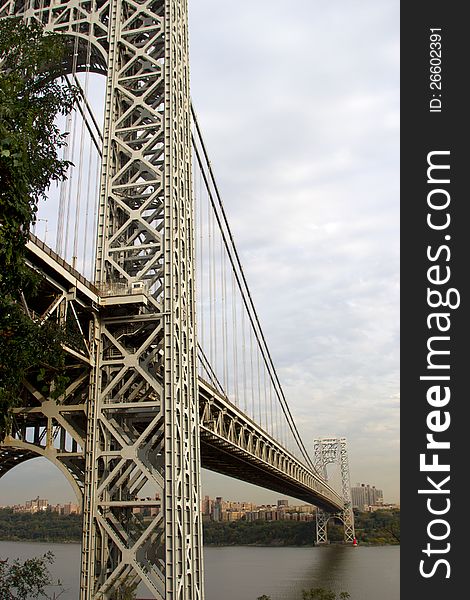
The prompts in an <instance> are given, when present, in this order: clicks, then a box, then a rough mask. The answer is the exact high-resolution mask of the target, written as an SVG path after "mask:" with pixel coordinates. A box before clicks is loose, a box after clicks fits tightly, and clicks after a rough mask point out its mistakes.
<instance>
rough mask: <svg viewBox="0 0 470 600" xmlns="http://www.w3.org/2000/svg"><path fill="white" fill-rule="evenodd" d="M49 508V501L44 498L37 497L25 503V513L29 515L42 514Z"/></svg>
mask: <svg viewBox="0 0 470 600" xmlns="http://www.w3.org/2000/svg"><path fill="white" fill-rule="evenodd" d="M48 506H49V500H46V499H45V498H40V497H39V496H38V497H37V498H35V499H34V500H26V502H25V511H24V512H30V513H37V512H44V511H46V510H47V507H48Z"/></svg>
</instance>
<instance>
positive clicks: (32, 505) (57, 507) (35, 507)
mask: <svg viewBox="0 0 470 600" xmlns="http://www.w3.org/2000/svg"><path fill="white" fill-rule="evenodd" d="M11 508H12V509H13V512H15V513H32V514H35V513H39V512H46V511H50V512H53V513H57V514H59V515H73V514H76V515H79V514H80V513H81V507H80V506H79V505H78V504H74V503H73V502H67V503H66V504H49V500H47V499H46V498H39V496H38V497H37V498H34V500H26V502H25V503H24V504H15V505H13V506H12V507H11Z"/></svg>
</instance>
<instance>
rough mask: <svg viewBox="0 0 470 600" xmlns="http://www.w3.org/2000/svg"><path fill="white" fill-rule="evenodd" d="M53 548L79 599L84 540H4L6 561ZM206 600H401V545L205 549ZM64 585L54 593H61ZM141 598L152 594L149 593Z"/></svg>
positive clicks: (1, 555) (58, 571) (66, 597)
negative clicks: (306, 596) (342, 595)
mask: <svg viewBox="0 0 470 600" xmlns="http://www.w3.org/2000/svg"><path fill="white" fill-rule="evenodd" d="M47 550H51V551H52V552H53V553H54V555H55V562H54V565H53V566H52V567H51V572H52V574H53V576H54V578H60V580H61V583H62V586H63V587H64V588H66V590H67V591H66V592H65V593H63V594H61V595H60V600H77V598H78V587H79V570H80V545H79V544H41V543H24V542H1V541H0V560H3V559H5V558H10V560H11V559H13V558H17V557H18V558H21V559H26V558H31V557H33V556H40V555H42V554H44V552H46V551H47ZM204 558H205V565H204V569H205V585H206V600H256V599H257V598H258V596H261V595H262V594H267V595H268V596H271V598H272V600H301V598H302V593H301V592H302V589H309V588H311V587H324V588H328V589H332V590H334V591H336V592H341V591H347V592H349V593H350V595H351V600H377V599H380V600H399V598H400V591H399V563H400V548H399V547H398V546H381V547H358V548H352V547H351V546H328V547H323V548H321V547H317V548H259V547H256V548H254V547H251V546H237V547H223V548H204ZM60 589H62V588H59V587H51V588H50V589H49V590H48V593H49V595H50V596H51V597H53V594H54V592H55V593H56V594H57V595H58V591H59V590H60ZM138 596H139V597H140V598H149V594H148V593H147V594H146V593H145V592H143V593H139V595H138Z"/></svg>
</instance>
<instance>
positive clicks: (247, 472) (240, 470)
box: [201, 426, 338, 512]
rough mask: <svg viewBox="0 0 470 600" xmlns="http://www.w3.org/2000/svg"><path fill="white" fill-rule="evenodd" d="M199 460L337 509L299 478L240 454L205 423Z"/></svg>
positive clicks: (212, 468) (209, 466) (226, 472)
mask: <svg viewBox="0 0 470 600" xmlns="http://www.w3.org/2000/svg"><path fill="white" fill-rule="evenodd" d="M240 454H241V453H240ZM201 463H202V467H203V468H205V469H209V470H210V471H215V472H216V473H220V474H221V475H227V476H229V477H234V478H235V479H240V480H241V481H245V482H247V483H252V484H254V485H258V486H261V487H264V488H266V489H268V490H271V491H273V492H279V493H280V494H283V495H286V496H292V497H293V498H297V499H299V500H303V501H304V502H306V503H307V504H314V505H315V506H318V507H320V508H322V509H324V510H326V511H328V512H336V511H338V506H337V505H335V504H331V503H329V502H326V501H325V499H324V498H322V497H321V496H320V495H319V494H317V493H315V492H314V491H313V490H311V489H309V488H308V487H306V486H303V485H302V484H301V483H300V482H297V481H294V480H287V479H286V478H285V477H283V476H281V475H279V474H278V473H276V472H275V469H270V468H269V467H268V468H267V467H266V464H265V463H262V462H261V461H257V459H256V458H255V457H253V456H250V458H249V459H248V458H246V457H244V456H240V455H239V454H238V453H236V450H235V451H234V449H233V447H232V446H231V444H230V443H228V442H226V441H223V440H220V439H218V438H217V437H216V436H213V435H211V433H210V432H209V431H207V430H206V429H205V428H204V426H201Z"/></svg>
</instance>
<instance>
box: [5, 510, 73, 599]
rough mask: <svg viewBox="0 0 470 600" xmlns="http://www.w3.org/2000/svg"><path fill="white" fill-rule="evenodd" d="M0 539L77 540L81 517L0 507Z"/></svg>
mask: <svg viewBox="0 0 470 600" xmlns="http://www.w3.org/2000/svg"><path fill="white" fill-rule="evenodd" d="M0 539H2V540H11V541H17V540H33V541H37V542H39V541H41V542H79V541H80V540H81V539H82V517H81V515H59V514H58V513H55V512H51V511H45V512H37V513H34V514H31V513H14V512H13V511H12V509H11V508H4V509H0ZM0 598H1V596H0Z"/></svg>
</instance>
